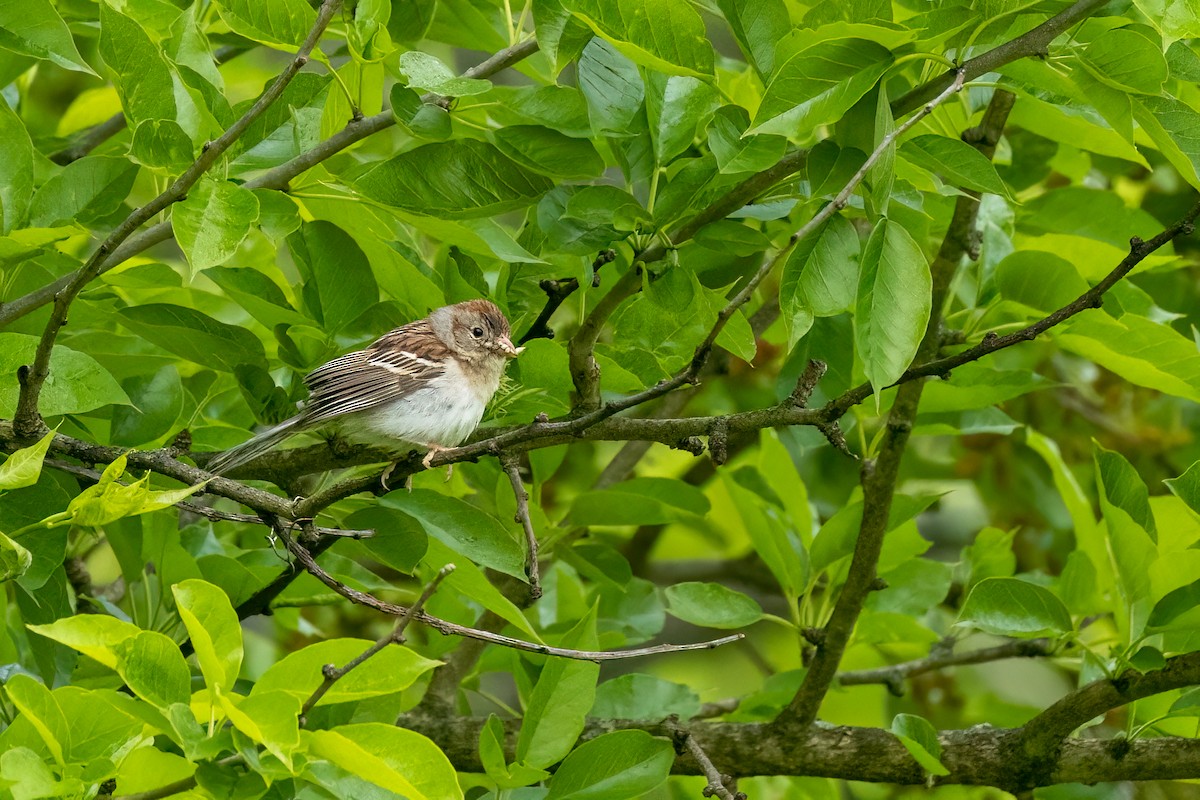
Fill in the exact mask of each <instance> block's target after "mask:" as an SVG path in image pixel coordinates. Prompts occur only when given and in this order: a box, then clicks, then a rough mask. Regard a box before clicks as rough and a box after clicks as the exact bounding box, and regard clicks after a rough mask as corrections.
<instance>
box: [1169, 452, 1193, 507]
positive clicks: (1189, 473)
mask: <svg viewBox="0 0 1200 800" xmlns="http://www.w3.org/2000/svg"><path fill="white" fill-rule="evenodd" d="M1163 483H1165V484H1166V485H1167V488H1168V489H1170V490H1171V494H1173V495H1175V496H1176V497H1178V498H1179V499H1180V500H1182V501H1183V502H1184V503H1186V504H1187V507H1188V508H1190V509H1191V510H1192V511H1195V512H1196V513H1197V514H1200V461H1196V462H1193V463H1192V465H1191V466H1190V467H1188V468H1187V469H1186V470H1184V473H1183V474H1182V475H1180V476H1179V477H1178V478H1168V479H1167V480H1165V481H1163Z"/></svg>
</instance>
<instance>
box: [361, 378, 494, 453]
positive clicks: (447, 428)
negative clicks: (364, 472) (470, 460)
mask: <svg viewBox="0 0 1200 800" xmlns="http://www.w3.org/2000/svg"><path fill="white" fill-rule="evenodd" d="M485 406H486V403H485V402H484V401H483V400H481V399H480V398H479V397H478V396H477V395H475V394H474V393H473V392H453V393H452V392H442V391H436V390H429V389H425V390H421V391H417V392H414V393H413V394H412V395H409V396H408V397H404V398H402V399H400V400H396V401H394V402H391V403H385V404H383V405H379V406H376V407H375V408H371V409H367V410H365V411H361V412H359V414H360V415H361V419H362V421H363V424H364V426H365V427H366V428H368V429H369V430H370V431H371V432H372V433H374V434H376V435H378V436H380V437H384V438H386V439H391V440H397V441H401V442H409V443H411V444H420V445H430V444H434V445H440V446H442V447H453V446H454V445H457V444H459V443H460V442H462V441H463V440H464V439H466V438H467V437H468V436H470V435H471V432H472V431H473V430H475V428H476V427H477V426H478V425H479V420H480V419H482V418H483V410H484V407H485ZM380 444H385V443H384V442H380Z"/></svg>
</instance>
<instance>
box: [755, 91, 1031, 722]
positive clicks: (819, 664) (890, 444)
mask: <svg viewBox="0 0 1200 800" xmlns="http://www.w3.org/2000/svg"><path fill="white" fill-rule="evenodd" d="M963 75H964V73H963V72H962V70H959V72H958V77H957V79H956V82H957V81H961V80H962V78H963ZM955 85H956V84H951V88H953V87H954V86H955ZM946 91H947V92H948V91H949V90H946ZM946 96H947V94H946V92H943V94H941V95H939V96H938V97H939V98H942V99H944V98H945V97H946ZM1012 101H1013V95H1012V94H1011V93H1009V92H1005V91H1003V90H998V91H997V92H996V93H995V94H994V95H993V96H992V102H991V103H990V104H989V109H988V111H987V112H985V115H984V118H985V120H987V124H988V125H989V126H990V127H989V129H990V130H991V131H993V135H990V136H988V137H986V139H987V141H992V142H995V141H998V140H999V138H1000V134H1001V132H1002V131H1003V130H1004V123H1005V122H1006V121H1007V119H1008V112H1009V111H1010V110H1011V109H1012ZM930 105H932V103H931V104H930ZM930 105H926V106H924V108H925V109H928V108H929V107H930ZM976 146H977V147H979V149H980V150H982V151H984V152H985V154H986V155H987V156H989V157H990V156H991V155H992V151H993V150H994V145H993V146H992V147H991V148H988V146H987V145H976ZM978 210H979V197H978V195H977V194H971V193H966V194H964V195H962V196H960V197H959V199H958V201H957V202H955V204H954V215H953V217H952V218H951V221H950V226H949V228H948V230H947V233H946V236H945V237H944V238H943V240H942V246H941V248H940V249H939V250H938V255H937V258H935V259H934V262H933V264H932V265H931V266H930V273H931V275H932V292H931V306H930V307H931V309H932V310H931V312H930V315H929V321H928V324H927V325H926V328H925V335H924V336H923V337H922V339H921V343H920V345H918V347H917V353H916V356H915V360H916V361H926V360H929V359H931V358H934V357H935V356H936V355H937V352H938V349H939V348H940V347H941V325H942V313H943V308H944V306H945V304H946V295H947V292H948V289H949V286H950V281H951V279H952V278H953V276H954V272H955V270H956V269H957V268H958V263H959V261H960V260H961V259H962V257H963V255H964V254H966V252H967V250H966V248H965V247H964V246H963V242H965V241H969V239H970V236H969V234H965V233H964V232H967V231H970V230H973V229H974V226H975V216H976V213H977V212H978ZM922 388H923V383H922V382H920V381H916V382H913V383H906V384H904V385H903V386H902V387H901V388H900V391H899V392H897V393H896V400H895V403H894V404H893V405H892V410H891V412H890V413H889V415H888V420H887V427H886V429H885V431H884V437H883V442H882V443H881V445H880V448H879V455H878V458H877V459H876V460H870V461H865V462H863V466H862V470H861V481H862V487H863V517H862V522H861V524H860V526H859V531H858V537H857V538H856V539H855V542H854V554H853V556H852V557H851V561H850V569H849V571H848V573H847V575H846V582H845V584H843V586H842V590H841V593H840V594H839V595H838V598H837V602H836V603H835V604H834V607H833V613H832V614H831V615H830V617H829V621H828V622H827V623H826V624H825V627H824V628H823V629H822V634H821V637H820V639H819V641H818V642H817V644H816V647H815V652H814V655H813V658H812V660H811V661H810V662H809V665H808V671H807V672H806V673H805V674H804V680H803V682H802V683H801V685H800V689H799V690H798V691H797V692H796V695H795V697H793V698H792V702H791V703H790V704H789V705H788V707H787V709H785V711H784V712H783V713H782V714H781V715H780V717H779V719H778V722H780V723H781V724H787V725H793V724H794V725H798V726H801V727H807V726H809V725H811V724H812V722H813V721H814V720H815V719H816V718H817V712H818V711H819V710H820V707H821V702H822V701H823V700H824V699H825V694H826V692H828V691H829V686H830V684H831V683H832V682H833V680H834V677H835V675H836V673H837V669H838V665H839V664H840V663H841V660H842V654H843V653H844V652H845V650H846V646H847V645H848V644H849V642H850V635H851V634H852V633H853V632H854V626H855V624H856V623H857V622H858V616H859V614H860V613H861V612H862V608H863V604H864V603H865V602H866V599H867V595H868V594H869V593H870V592H871V590H872V587H873V585H874V583H875V577H876V575H875V569H876V565H877V564H878V563H879V555H880V552H881V551H882V548H883V537H884V534H885V533H886V532H887V522H888V515H889V513H890V511H891V507H892V498H893V496H894V495H895V493H896V480H897V478H898V476H899V474H900V461H901V459H902V458H903V456H904V450H905V446H906V445H907V443H908V437H909V434H910V433H911V432H912V426H913V423H914V422H915V421H916V418H917V407H918V405H919V404H920V401H921V391H922Z"/></svg>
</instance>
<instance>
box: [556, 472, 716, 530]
mask: <svg viewBox="0 0 1200 800" xmlns="http://www.w3.org/2000/svg"><path fill="white" fill-rule="evenodd" d="M708 508H709V504H708V499H707V498H706V497H705V496H704V493H703V492H701V491H700V490H699V489H697V488H696V487H694V486H689V485H687V484H685V483H681V482H679V481H676V480H670V479H667V478H633V479H630V480H628V481H623V482H621V483H618V484H616V485H615V486H612V487H610V488H608V489H601V490H596V491H590V492H584V493H583V494H581V495H579V496H578V497H576V498H575V502H574V503H572V504H571V510H570V511H569V512H568V513H567V520H568V521H569V522H570V524H571V525H575V526H588V525H665V524H667V523H670V522H676V521H679V520H685V519H692V518H695V517H696V516H703V515H704V514H706V513H708Z"/></svg>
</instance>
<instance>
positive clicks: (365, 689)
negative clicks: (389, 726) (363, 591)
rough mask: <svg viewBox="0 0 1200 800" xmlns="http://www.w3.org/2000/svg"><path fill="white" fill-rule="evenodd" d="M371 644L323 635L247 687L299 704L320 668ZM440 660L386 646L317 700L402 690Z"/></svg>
mask: <svg viewBox="0 0 1200 800" xmlns="http://www.w3.org/2000/svg"><path fill="white" fill-rule="evenodd" d="M372 644H373V642H371V641H369V640H367V639H328V640H326V641H323V642H316V643H315V644H310V645H308V646H307V647H305V648H302V649H300V650H297V651H295V652H293V653H288V654H287V655H286V656H284V657H283V658H281V659H280V660H279V661H276V662H275V663H274V664H272V665H271V667H270V668H269V669H267V671H266V672H264V673H263V674H262V677H260V678H259V679H258V681H257V682H256V683H255V684H254V688H253V689H252V690H251V691H250V696H251V697H253V696H255V695H258V694H263V693H265V692H274V691H281V692H286V693H287V694H290V695H293V696H295V697H296V698H297V699H298V700H300V701H301V702H302V703H303V702H304V701H305V700H307V699H308V698H309V696H310V695H312V693H313V692H314V691H316V689H317V687H318V686H320V685H321V682H322V680H324V675H323V673H322V671H321V670H322V667H324V666H325V665H326V664H333V665H334V666H336V667H339V668H340V667H344V666H345V665H346V664H347V663H349V662H350V661H352V660H354V659H355V658H357V657H358V656H360V655H362V653H363V651H365V650H366V649H367V648H369V647H371V645H372ZM440 663H441V662H439V661H433V660H431V659H428V658H424V657H423V656H420V655H418V654H417V653H415V652H413V651H412V650H410V649H409V648H407V647H403V646H401V645H396V646H394V647H386V648H384V649H383V650H380V651H379V652H378V653H376V654H375V655H374V656H372V657H371V663H370V664H368V665H367V667H366V668H364V669H354V670H351V671H350V672H348V673H346V675H345V677H343V678H341V679H340V680H338V681H337V682H336V683H335V684H333V686H332V687H331V688H330V690H329V691H328V692H327V693H326V694H325V696H324V697H322V698H321V700H320V701H319V702H318V705H320V704H323V703H348V702H353V701H357V700H365V699H367V698H371V697H378V696H380V695H386V694H394V693H396V692H399V691H402V690H404V689H407V688H408V687H409V686H411V685H412V684H413V681H415V680H416V679H417V678H419V677H420V676H421V675H423V674H424V673H426V672H428V671H429V670H431V669H433V668H434V667H436V666H437V665H438V664H440Z"/></svg>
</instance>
